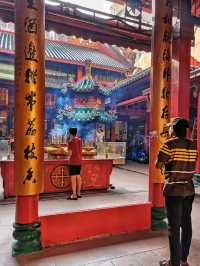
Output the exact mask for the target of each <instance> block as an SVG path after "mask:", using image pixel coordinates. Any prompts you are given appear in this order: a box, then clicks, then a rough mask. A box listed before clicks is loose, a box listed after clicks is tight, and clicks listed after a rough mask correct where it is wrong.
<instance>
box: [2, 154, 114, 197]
mask: <svg viewBox="0 0 200 266" xmlns="http://www.w3.org/2000/svg"><path fill="white" fill-rule="evenodd" d="M0 164H1V175H2V178H3V186H4V197H5V198H7V197H11V196H14V195H15V192H14V161H1V163H0ZM111 172H112V160H108V159H104V160H103V159H88V160H87V159H86V160H83V165H82V169H81V176H82V179H83V186H82V189H83V190H96V189H108V187H109V184H110V175H111ZM67 191H71V183H70V177H69V172H68V160H45V161H44V189H43V193H55V192H67Z"/></svg>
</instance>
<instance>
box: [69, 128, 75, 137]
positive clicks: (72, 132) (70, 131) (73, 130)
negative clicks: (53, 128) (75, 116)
mask: <svg viewBox="0 0 200 266" xmlns="http://www.w3.org/2000/svg"><path fill="white" fill-rule="evenodd" d="M69 133H70V134H71V135H72V136H76V134H77V128H75V127H71V128H70V129H69Z"/></svg>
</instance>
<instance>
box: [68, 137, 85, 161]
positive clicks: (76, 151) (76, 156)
mask: <svg viewBox="0 0 200 266" xmlns="http://www.w3.org/2000/svg"><path fill="white" fill-rule="evenodd" d="M68 150H70V151H72V155H71V156H70V158H69V164H70V165H81V163H82V143H81V139H79V138H78V137H75V138H72V140H70V142H69V144H68Z"/></svg>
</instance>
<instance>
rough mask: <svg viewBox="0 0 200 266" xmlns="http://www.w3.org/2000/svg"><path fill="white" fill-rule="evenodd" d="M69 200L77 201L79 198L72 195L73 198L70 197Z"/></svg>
mask: <svg viewBox="0 0 200 266" xmlns="http://www.w3.org/2000/svg"><path fill="white" fill-rule="evenodd" d="M67 199H68V200H77V199H78V198H77V197H74V196H73V195H71V196H69V197H68V198H67Z"/></svg>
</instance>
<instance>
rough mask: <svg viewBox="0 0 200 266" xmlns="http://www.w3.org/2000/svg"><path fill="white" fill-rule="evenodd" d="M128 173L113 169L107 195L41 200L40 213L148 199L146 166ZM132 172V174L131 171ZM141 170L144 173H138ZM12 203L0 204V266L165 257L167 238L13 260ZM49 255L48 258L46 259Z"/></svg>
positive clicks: (131, 264)
mask: <svg viewBox="0 0 200 266" xmlns="http://www.w3.org/2000/svg"><path fill="white" fill-rule="evenodd" d="M128 167H129V169H128V170H129V171H127V170H123V169H118V168H115V169H114V170H113V174H112V183H113V184H114V185H115V187H116V189H115V190H114V191H110V192H108V193H105V192H103V193H102V192H101V193H98V194H95V193H89V194H86V195H84V197H83V198H82V199H81V200H79V201H74V202H71V201H67V200H66V197H65V195H62V196H61V197H59V198H52V199H45V200H44V199H43V200H41V201H40V213H41V214H45V213H53V212H62V211H71V210H79V209H89V208H97V207H106V206H114V205H119V204H121V205H123V204H127V203H129V202H130V203H132V202H134V201H138V202H142V201H144V200H146V199H147V186H148V178H147V176H146V175H145V174H144V173H145V171H146V167H143V168H142V165H128ZM130 170H134V171H135V172H134V173H133V172H131V171H130ZM140 170H142V172H143V174H139V173H137V172H140ZM199 206H200V198H199V197H196V200H195V203H194V211H193V224H194V234H193V241H192V247H191V256H190V261H191V266H200V252H199V247H200V222H199V221H200V212H199ZM14 207H15V206H14V204H9V205H0V266H17V265H20V266H86V265H87V266H154V265H155V266H156V265H158V261H159V260H160V259H161V258H164V257H167V256H168V241H167V237H166V236H157V237H154V238H149V239H145V240H135V241H129V242H126V243H119V244H115V245H109V246H104V247H95V246H93V247H92V248H90V249H87V250H81V251H79V252H71V253H69V251H68V247H66V249H65V248H64V249H62V252H57V253H55V249H51V250H49V251H48V252H46V253H45V255H44V254H37V255H34V256H25V257H20V258H17V259H16V258H12V257H11V255H10V252H11V243H12V223H13V221H14ZM47 255H48V256H47Z"/></svg>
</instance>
